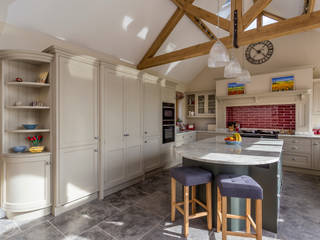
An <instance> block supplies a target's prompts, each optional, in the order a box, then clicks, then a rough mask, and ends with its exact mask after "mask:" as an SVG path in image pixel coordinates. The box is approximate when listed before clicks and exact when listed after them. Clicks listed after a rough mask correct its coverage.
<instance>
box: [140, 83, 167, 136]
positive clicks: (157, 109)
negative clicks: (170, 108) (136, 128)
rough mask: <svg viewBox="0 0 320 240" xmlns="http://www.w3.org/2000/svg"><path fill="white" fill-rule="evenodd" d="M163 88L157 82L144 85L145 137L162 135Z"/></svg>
mask: <svg viewBox="0 0 320 240" xmlns="http://www.w3.org/2000/svg"><path fill="white" fill-rule="evenodd" d="M161 113H162V111H161V87H160V85H159V84H158V83H157V82H144V83H143V131H144V136H145V137H150V136H160V135H161Z"/></svg>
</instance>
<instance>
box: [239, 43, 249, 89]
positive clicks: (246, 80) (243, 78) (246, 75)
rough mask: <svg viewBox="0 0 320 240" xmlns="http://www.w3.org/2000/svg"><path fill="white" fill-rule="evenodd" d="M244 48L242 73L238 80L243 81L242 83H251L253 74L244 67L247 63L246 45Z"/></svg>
mask: <svg viewBox="0 0 320 240" xmlns="http://www.w3.org/2000/svg"><path fill="white" fill-rule="evenodd" d="M242 48H243V51H242V66H243V68H242V72H241V74H240V75H239V76H238V77H237V79H236V80H237V82H241V83H250V82H251V74H250V72H249V71H248V70H246V69H245V68H244V67H245V66H244V65H245V62H246V60H245V52H244V47H242Z"/></svg>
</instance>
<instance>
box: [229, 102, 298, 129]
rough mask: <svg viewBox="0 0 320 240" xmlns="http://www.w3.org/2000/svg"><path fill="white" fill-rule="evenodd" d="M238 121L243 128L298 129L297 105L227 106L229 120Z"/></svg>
mask: <svg viewBox="0 0 320 240" xmlns="http://www.w3.org/2000/svg"><path fill="white" fill-rule="evenodd" d="M228 122H238V123H240V126H241V128H255V129H293V130H295V129H296V105H295V104H285V105H263V106H240V107H227V122H226V125H227V127H228Z"/></svg>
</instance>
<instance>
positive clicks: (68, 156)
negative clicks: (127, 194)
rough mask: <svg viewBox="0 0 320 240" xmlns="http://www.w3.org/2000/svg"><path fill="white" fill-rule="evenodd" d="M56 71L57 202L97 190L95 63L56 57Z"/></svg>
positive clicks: (96, 79) (74, 198)
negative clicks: (57, 62)
mask: <svg viewBox="0 0 320 240" xmlns="http://www.w3.org/2000/svg"><path fill="white" fill-rule="evenodd" d="M58 74H59V76H58V83H57V85H58V88H57V91H58V94H57V105H58V111H57V118H58V121H57V125H58V126H57V129H58V144H57V146H58V149H57V150H58V154H59V156H58V175H59V179H58V184H59V196H58V205H59V204H64V203H67V202H70V201H73V200H76V199H80V198H82V197H85V196H88V195H90V194H92V193H95V192H97V190H98V186H97V185H98V179H97V140H96V137H97V135H98V133H97V119H98V118H97V100H98V94H97V90H98V89H97V84H98V66H97V65H96V64H94V63H88V62H85V61H82V60H78V59H77V58H76V57H75V58H67V57H62V56H60V57H59V71H58Z"/></svg>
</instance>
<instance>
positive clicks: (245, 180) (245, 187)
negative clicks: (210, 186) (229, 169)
mask: <svg viewBox="0 0 320 240" xmlns="http://www.w3.org/2000/svg"><path fill="white" fill-rule="evenodd" d="M217 184H218V186H219V188H220V191H221V195H222V196H226V197H237V198H251V199H263V189H262V187H261V186H260V185H259V184H258V183H257V182H256V181H254V180H253V179H252V178H251V177H249V176H245V175H242V176H239V175H228V174H224V175H219V176H218V178H217Z"/></svg>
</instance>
